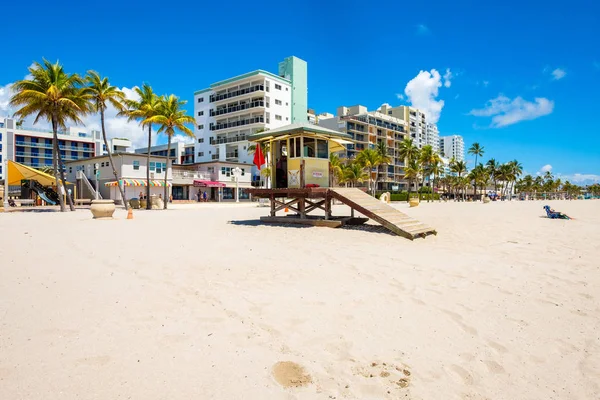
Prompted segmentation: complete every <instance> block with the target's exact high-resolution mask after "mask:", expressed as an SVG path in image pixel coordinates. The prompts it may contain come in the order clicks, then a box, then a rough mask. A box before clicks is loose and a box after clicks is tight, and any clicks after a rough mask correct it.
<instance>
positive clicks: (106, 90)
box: [84, 71, 127, 210]
mask: <svg viewBox="0 0 600 400" xmlns="http://www.w3.org/2000/svg"><path fill="white" fill-rule="evenodd" d="M85 81H86V82H87V84H88V86H87V87H86V88H85V89H84V91H85V93H86V95H87V96H88V97H89V99H90V100H91V104H92V110H93V111H95V112H97V113H100V126H101V128H102V139H103V140H104V147H106V153H107V155H108V160H109V162H110V166H111V167H112V170H113V175H114V176H115V181H116V182H117V186H118V187H119V191H120V192H121V199H123V205H124V206H125V209H126V210H127V200H126V199H125V192H124V191H123V187H122V186H121V185H120V184H119V174H117V169H116V168H115V163H114V162H113V158H112V151H111V148H110V146H109V145H108V139H107V138H106V128H105V126H104V112H105V111H106V103H107V102H108V103H110V104H111V105H112V106H113V107H114V108H115V109H116V110H117V111H119V112H123V111H125V106H124V105H123V103H124V102H125V94H124V93H123V92H122V91H120V90H119V89H118V88H117V87H115V86H112V85H111V84H110V83H109V82H108V78H106V77H104V78H101V77H100V75H99V74H98V73H97V72H96V71H88V73H87V76H86V77H85ZM96 190H98V188H96Z"/></svg>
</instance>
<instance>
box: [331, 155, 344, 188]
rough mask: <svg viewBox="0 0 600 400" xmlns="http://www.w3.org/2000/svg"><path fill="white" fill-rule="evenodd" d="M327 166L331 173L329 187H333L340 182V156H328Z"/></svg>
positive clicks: (341, 164)
mask: <svg viewBox="0 0 600 400" xmlns="http://www.w3.org/2000/svg"><path fill="white" fill-rule="evenodd" d="M329 166H330V173H331V186H335V184H336V183H339V182H340V180H341V179H340V178H341V176H342V166H343V163H342V160H341V159H340V156H338V155H337V154H335V153H330V154H329Z"/></svg>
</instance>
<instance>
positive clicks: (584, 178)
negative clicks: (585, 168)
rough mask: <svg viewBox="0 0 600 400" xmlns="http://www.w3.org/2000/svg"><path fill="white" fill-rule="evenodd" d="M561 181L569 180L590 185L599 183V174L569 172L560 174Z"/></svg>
mask: <svg viewBox="0 0 600 400" xmlns="http://www.w3.org/2000/svg"><path fill="white" fill-rule="evenodd" d="M560 179H561V180H562V181H563V182H566V181H569V182H571V183H575V184H577V185H590V184H592V183H600V175H596V174H571V175H560Z"/></svg>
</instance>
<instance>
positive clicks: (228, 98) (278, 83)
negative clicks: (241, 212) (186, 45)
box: [194, 56, 308, 174]
mask: <svg viewBox="0 0 600 400" xmlns="http://www.w3.org/2000/svg"><path fill="white" fill-rule="evenodd" d="M307 110H308V107H307V64H306V61H304V60H301V59H299V58H297V57H293V56H292V57H288V58H286V59H285V60H284V61H282V62H281V63H279V71H278V74H273V73H271V72H267V71H263V70H256V71H252V72H248V73H246V74H243V75H239V76H236V77H233V78H230V79H226V80H223V81H219V82H215V83H213V84H212V85H210V87H209V88H207V89H203V90H199V91H197V92H195V93H194V116H195V118H196V129H195V131H196V132H195V133H196V146H195V148H196V154H195V161H196V162H208V161H214V160H218V161H229V162H241V163H247V164H252V159H253V155H252V154H249V153H248V147H249V146H250V143H249V142H248V140H247V137H248V136H249V135H251V134H253V133H256V132H257V131H259V130H268V129H274V128H277V127H280V126H284V125H289V124H291V123H294V122H306V120H307ZM256 173H257V172H256V171H254V174H256Z"/></svg>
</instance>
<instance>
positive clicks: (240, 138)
mask: <svg viewBox="0 0 600 400" xmlns="http://www.w3.org/2000/svg"><path fill="white" fill-rule="evenodd" d="M243 140H247V136H246V135H236V136H233V137H228V138H219V137H217V138H216V139H212V140H211V141H210V144H212V145H215V144H225V143H234V142H240V141H243Z"/></svg>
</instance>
